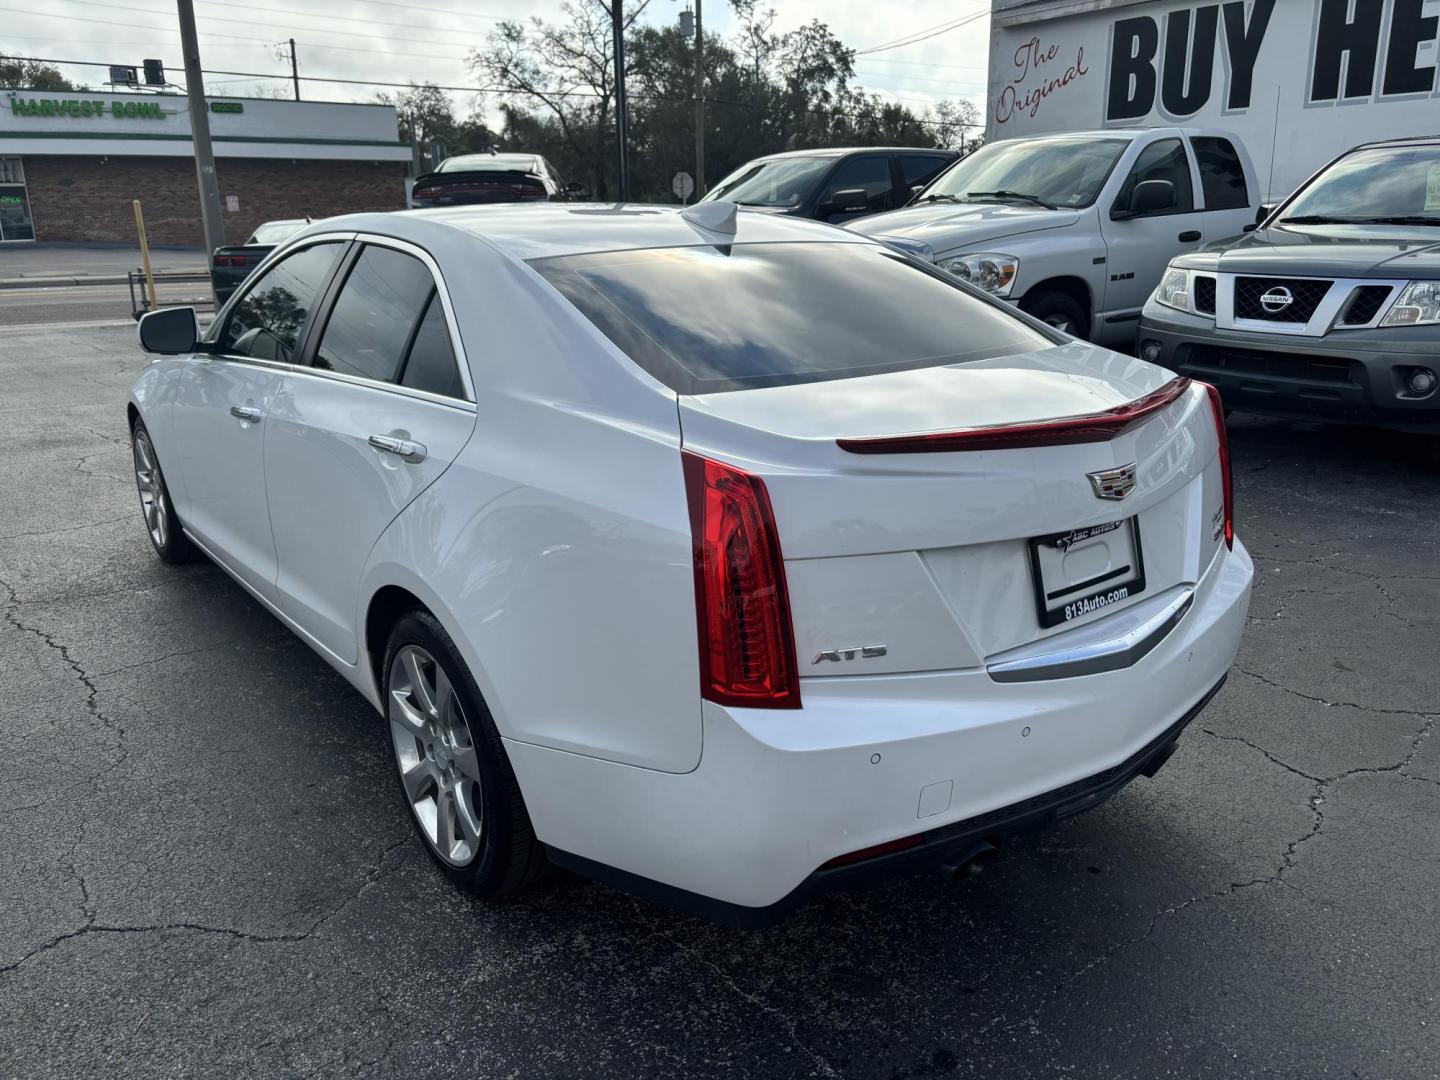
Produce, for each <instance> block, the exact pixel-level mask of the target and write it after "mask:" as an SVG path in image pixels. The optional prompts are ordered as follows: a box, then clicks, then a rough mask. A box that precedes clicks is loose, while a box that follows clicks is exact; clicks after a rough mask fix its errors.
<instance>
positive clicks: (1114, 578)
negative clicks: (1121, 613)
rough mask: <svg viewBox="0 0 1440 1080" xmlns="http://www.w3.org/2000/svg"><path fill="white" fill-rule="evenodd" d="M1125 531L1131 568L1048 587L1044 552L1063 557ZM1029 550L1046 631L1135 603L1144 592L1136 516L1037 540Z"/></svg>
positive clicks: (1037, 602) (1038, 612) (1037, 606)
mask: <svg viewBox="0 0 1440 1080" xmlns="http://www.w3.org/2000/svg"><path fill="white" fill-rule="evenodd" d="M1122 529H1123V530H1125V531H1126V532H1128V534H1129V543H1130V554H1131V561H1130V562H1129V563H1128V564H1126V565H1123V566H1121V567H1118V568H1116V569H1113V570H1109V571H1107V572H1105V573H1104V574H1101V575H1099V576H1098V577H1094V578H1090V579H1087V580H1084V581H1080V582H1076V583H1072V584H1070V585H1058V586H1053V585H1052V586H1047V584H1046V581H1045V573H1044V568H1043V566H1042V560H1041V556H1040V552H1041V549H1042V548H1046V547H1049V548H1059V549H1060V550H1061V551H1062V553H1063V552H1065V551H1067V550H1068V549H1069V548H1070V547H1074V546H1076V545H1078V544H1084V543H1087V542H1089V541H1091V540H1094V539H1096V538H1098V537H1100V536H1105V535H1108V534H1110V533H1112V532H1118V531H1120V530H1122ZM1027 547H1028V550H1029V554H1030V576H1031V579H1032V581H1033V584H1034V589H1035V614H1036V617H1037V618H1038V619H1039V621H1040V625H1041V626H1042V627H1043V628H1045V629H1047V630H1048V629H1049V628H1050V627H1052V626H1059V625H1061V624H1063V623H1070V622H1074V621H1076V620H1077V619H1079V618H1081V617H1083V616H1085V615H1088V614H1090V613H1091V612H1094V611H1099V610H1101V609H1103V608H1106V607H1109V606H1111V605H1112V604H1115V603H1119V602H1121V601H1125V600H1130V599H1133V598H1134V597H1136V596H1138V595H1139V594H1140V593H1143V592H1144V591H1145V558H1144V554H1143V552H1142V551H1141V547H1140V520H1139V518H1138V517H1136V516H1131V517H1128V518H1121V519H1120V520H1118V521H1106V522H1102V523H1100V524H1098V525H1088V526H1085V527H1084V528H1079V529H1067V530H1065V531H1064V532H1058V533H1047V534H1046V535H1044V536H1034V537H1031V538H1030V540H1029V542H1028V544H1027ZM1117 593H1118V594H1119V595H1116V594H1117Z"/></svg>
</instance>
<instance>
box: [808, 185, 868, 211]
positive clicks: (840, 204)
mask: <svg viewBox="0 0 1440 1080" xmlns="http://www.w3.org/2000/svg"><path fill="white" fill-rule="evenodd" d="M820 209H821V210H822V211H823V212H824V213H826V214H863V213H865V211H867V210H869V209H870V196H869V195H868V194H866V192H865V189H864V188H858V187H857V188H841V189H840V190H839V191H833V192H831V193H830V198H828V199H826V200H825V202H824V204H823V205H822V206H821V207H820Z"/></svg>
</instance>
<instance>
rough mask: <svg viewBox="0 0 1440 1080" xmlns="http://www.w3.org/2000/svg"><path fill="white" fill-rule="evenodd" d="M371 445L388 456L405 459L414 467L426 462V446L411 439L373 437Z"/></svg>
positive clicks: (391, 436) (371, 437)
mask: <svg viewBox="0 0 1440 1080" xmlns="http://www.w3.org/2000/svg"><path fill="white" fill-rule="evenodd" d="M370 445H371V446H373V447H374V448H375V449H376V450H379V451H381V452H383V453H386V454H394V455H395V456H396V457H401V458H404V459H405V460H406V461H408V462H410V463H411V464H412V465H413V464H416V463H417V462H421V461H424V460H425V444H424V443H418V442H412V441H411V440H409V439H397V438H396V437H395V436H394V435H371V436H370Z"/></svg>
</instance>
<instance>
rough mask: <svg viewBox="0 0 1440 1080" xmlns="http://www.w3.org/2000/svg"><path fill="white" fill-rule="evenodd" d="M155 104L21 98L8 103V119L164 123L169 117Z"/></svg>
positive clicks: (169, 112)
mask: <svg viewBox="0 0 1440 1080" xmlns="http://www.w3.org/2000/svg"><path fill="white" fill-rule="evenodd" d="M173 112H174V110H170V111H168V112H167V111H166V110H165V109H163V108H161V106H160V102H158V101H134V100H131V101H108V102H107V101H97V100H92V99H88V98H22V97H12V98H11V99H10V113H11V115H12V116H37V117H38V116H50V117H66V118H69V119H71V120H88V119H90V118H91V117H94V116H113V117H115V118H116V119H117V120H164V119H166V118H167V117H169V116H171V115H173Z"/></svg>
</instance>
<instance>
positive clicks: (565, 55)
mask: <svg viewBox="0 0 1440 1080" xmlns="http://www.w3.org/2000/svg"><path fill="white" fill-rule="evenodd" d="M648 4H649V0H641V2H640V3H637V4H634V5H633V6H632V8H631V10H630V11H629V13H628V14H627V16H626V18H625V27H626V29H627V30H628V29H629V28H630V26H631V24H633V23H634V21H635V20H636V18H638V17H639V15H640V13H641V12H643V11H644V10H645V8H646V7H647V6H648ZM560 10H561V14H562V16H563V18H562V19H561V21H560V22H557V23H549V22H546V21H545V20H543V19H539V18H532V19H531V20H530V21H529V22H528V23H521V22H514V21H509V20H507V21H505V22H502V23H501V24H500V25H499V26H498V27H496V28H495V30H494V31H493V32H492V33H491V34H490V37H489V40H488V41H487V42H486V43H485V46H484V47H483V48H480V49H475V50H473V51H472V52H471V54H470V57H469V59H468V61H467V62H468V63H469V65H470V69H471V71H473V72H474V73H475V74H476V75H477V76H479V77H480V78H481V79H482V80H483V81H484V82H485V83H486V84H487V85H489V86H491V87H494V88H495V90H496V92H497V93H499V94H500V95H501V97H502V100H503V99H509V100H508V101H507V102H506V103H507V104H513V105H518V106H520V107H521V108H527V109H528V108H532V107H534V106H536V105H538V106H540V108H541V109H543V110H544V111H545V112H546V113H548V114H549V115H550V116H551V117H553V119H554V121H555V123H556V125H557V126H558V128H559V131H560V134H561V137H562V139H563V141H564V143H565V145H566V146H567V147H569V149H570V150H571V151H573V153H574V154H575V156H576V157H577V158H578V159H580V160H583V161H585V162H586V163H587V165H588V168H589V172H590V181H591V185H590V186H591V190H592V191H595V192H597V193H603V192H604V191H605V187H606V184H605V178H606V173H607V170H606V167H605V163H606V160H607V158H608V156H609V155H608V148H609V144H610V142H611V140H612V138H613V132H612V131H611V130H610V125H609V124H608V123H607V119H608V117H609V114H610V110H611V106H612V103H613V100H614V96H615V63H614V57H613V54H612V38H611V12H610V5H609V4H607V3H604V2H603V0H577V2H575V3H570V2H567V3H565V4H563V5H562V6H561V9H560Z"/></svg>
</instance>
